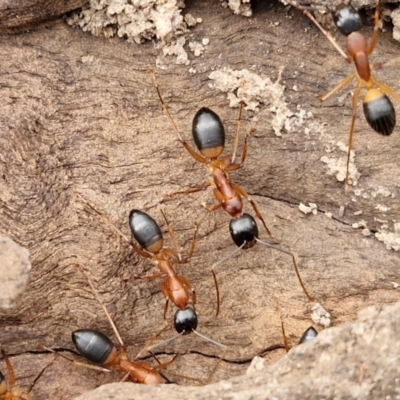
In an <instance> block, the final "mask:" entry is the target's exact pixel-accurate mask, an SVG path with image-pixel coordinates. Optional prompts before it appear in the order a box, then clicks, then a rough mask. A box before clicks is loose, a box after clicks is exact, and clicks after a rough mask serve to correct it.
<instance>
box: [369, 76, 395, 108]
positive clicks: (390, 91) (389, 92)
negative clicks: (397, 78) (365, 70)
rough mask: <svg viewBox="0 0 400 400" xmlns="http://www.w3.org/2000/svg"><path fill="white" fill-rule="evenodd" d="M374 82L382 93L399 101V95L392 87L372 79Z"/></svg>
mask: <svg viewBox="0 0 400 400" xmlns="http://www.w3.org/2000/svg"><path fill="white" fill-rule="evenodd" d="M374 83H375V85H377V86H378V87H379V89H381V90H382V92H383V93H385V94H386V95H388V96H392V97H393V98H394V99H395V100H396V101H398V102H399V103H400V96H399V95H398V94H397V93H396V92H395V91H394V90H393V89H391V88H390V87H389V86H387V85H385V84H384V83H381V82H377V81H376V80H375V79H374Z"/></svg>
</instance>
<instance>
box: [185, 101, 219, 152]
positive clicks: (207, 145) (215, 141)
mask: <svg viewBox="0 0 400 400" xmlns="http://www.w3.org/2000/svg"><path fill="white" fill-rule="evenodd" d="M192 135H193V140H194V142H195V143H196V146H197V148H198V149H199V151H200V152H201V151H202V150H207V149H215V148H218V147H222V148H223V147H224V146H225V129H224V126H223V125H222V122H221V119H220V118H219V116H218V115H217V114H216V113H215V112H214V111H212V110H210V109H209V108H205V107H203V108H201V109H200V110H199V111H197V113H196V115H195V116H194V118H193V125H192Z"/></svg>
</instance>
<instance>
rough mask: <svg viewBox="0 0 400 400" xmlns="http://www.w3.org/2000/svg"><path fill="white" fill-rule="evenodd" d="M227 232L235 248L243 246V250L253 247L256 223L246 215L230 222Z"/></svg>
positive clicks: (256, 229) (256, 233)
mask: <svg viewBox="0 0 400 400" xmlns="http://www.w3.org/2000/svg"><path fill="white" fill-rule="evenodd" d="M229 231H230V233H231V237H232V240H233V241H234V242H235V244H236V246H238V247H241V246H243V249H248V248H250V247H253V246H254V245H255V243H256V238H258V227H257V224H256V221H255V220H254V218H253V217H252V216H251V215H250V214H246V213H244V214H243V215H242V216H241V217H239V218H236V219H232V220H231V222H230V223H229Z"/></svg>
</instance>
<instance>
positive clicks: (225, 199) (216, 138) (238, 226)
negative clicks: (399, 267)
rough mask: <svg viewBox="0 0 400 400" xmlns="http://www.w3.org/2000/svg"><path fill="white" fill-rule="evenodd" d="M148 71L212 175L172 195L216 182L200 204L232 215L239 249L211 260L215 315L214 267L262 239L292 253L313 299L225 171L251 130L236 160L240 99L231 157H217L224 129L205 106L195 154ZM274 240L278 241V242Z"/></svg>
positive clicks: (197, 124) (197, 121)
mask: <svg viewBox="0 0 400 400" xmlns="http://www.w3.org/2000/svg"><path fill="white" fill-rule="evenodd" d="M151 73H152V76H153V82H154V85H155V88H156V91H157V95H158V97H159V99H160V101H161V104H162V107H163V110H164V113H165V114H166V116H167V118H168V119H169V121H170V123H171V125H172V127H173V129H174V131H175V132H176V134H177V135H178V139H179V141H180V142H181V143H182V145H183V146H184V147H185V149H186V150H187V151H188V153H189V154H190V155H191V156H192V157H193V158H194V159H195V160H196V161H198V162H200V163H202V164H205V165H206V166H207V169H208V171H209V173H210V175H211V179H210V180H209V181H206V182H204V183H203V184H202V185H201V186H199V187H197V188H193V189H188V190H185V191H182V192H176V193H173V194H172V195H176V194H189V193H195V192H198V191H201V190H205V189H206V188H207V187H209V186H211V185H214V186H215V187H214V196H215V197H216V199H217V200H218V203H217V204H216V205H214V206H211V207H208V206H205V205H204V204H203V207H205V208H206V209H207V210H209V211H214V210H217V209H218V208H220V207H222V208H223V209H224V210H225V211H226V212H227V213H228V214H229V215H230V216H231V217H233V219H232V220H231V222H230V232H231V237H232V239H233V241H234V242H235V244H236V245H237V246H238V247H239V249H236V250H235V251H234V252H232V253H231V254H229V255H228V256H226V257H224V258H223V259H222V260H220V261H218V262H217V263H214V264H213V266H212V273H213V276H214V281H215V285H216V288H217V311H216V315H218V313H219V291H218V284H217V280H216V274H215V268H216V267H217V266H218V265H220V264H222V263H223V262H224V261H226V260H227V259H228V258H230V257H232V256H233V255H234V254H236V253H237V252H238V251H239V250H240V249H248V248H250V247H253V246H254V244H255V243H256V242H258V243H262V244H264V245H265V246H268V247H272V248H275V249H276V250H279V251H282V252H284V253H286V254H289V255H290V256H291V257H292V261H293V265H294V268H295V271H296V274H297V277H298V279H299V281H300V284H301V287H302V288H303V291H304V293H305V294H306V296H307V298H308V300H309V301H313V299H312V297H311V296H310V295H309V294H308V292H307V290H306V289H305V287H304V284H303V282H302V280H301V278H300V274H299V271H298V268H297V264H296V260H295V257H294V255H293V253H291V252H289V251H287V250H284V249H282V248H281V247H277V246H275V245H273V244H269V243H266V242H262V241H261V240H259V239H258V227H257V224H256V222H255V220H254V218H253V217H252V216H250V215H249V214H247V213H243V202H242V197H244V198H246V199H247V200H248V201H249V202H250V204H251V206H252V208H253V210H254V212H255V214H256V216H257V217H258V218H259V219H260V220H261V222H262V223H263V225H264V228H265V230H266V231H267V233H268V235H269V236H270V237H271V238H273V236H272V234H271V232H270V230H269V229H268V227H267V225H266V223H265V221H264V218H263V217H262V215H261V213H260V212H259V210H258V208H257V206H256V204H255V203H254V201H253V200H252V199H251V198H250V196H249V195H248V194H247V192H246V191H245V190H244V189H243V188H242V187H240V186H237V185H234V184H232V183H231V181H230V180H229V176H228V173H229V172H230V171H234V170H238V169H240V168H242V167H243V164H244V161H245V159H246V155H247V139H248V137H249V135H250V134H251V132H252V131H253V130H250V131H249V132H248V133H247V134H246V136H245V139H244V146H243V150H242V157H241V162H240V163H235V157H236V150H237V147H238V142H239V131H240V121H241V114H242V107H243V103H240V108H239V116H238V123H237V130H236V137H235V144H234V151H233V154H232V157H230V156H225V157H223V158H219V156H220V155H221V153H222V151H223V149H224V146H225V130H224V126H223V124H222V122H221V119H220V118H219V116H218V115H217V114H216V113H215V112H214V111H212V110H210V109H208V108H205V107H203V108H201V109H200V110H199V111H198V112H197V113H196V115H195V117H194V119H193V128H192V134H193V139H194V142H195V144H196V146H197V149H198V150H199V152H200V153H201V154H198V153H196V152H195V151H194V150H193V149H192V148H191V147H190V146H189V144H188V143H187V142H186V141H185V140H184V139H183V137H182V135H181V134H180V132H179V130H178V128H177V126H176V124H175V122H174V120H173V119H172V117H171V114H170V113H169V110H168V107H167V104H166V103H165V101H164V100H163V98H162V95H161V92H160V89H159V87H158V83H157V80H156V77H155V73H154V71H151ZM170 196H171V195H170ZM274 243H275V244H277V243H278V242H274Z"/></svg>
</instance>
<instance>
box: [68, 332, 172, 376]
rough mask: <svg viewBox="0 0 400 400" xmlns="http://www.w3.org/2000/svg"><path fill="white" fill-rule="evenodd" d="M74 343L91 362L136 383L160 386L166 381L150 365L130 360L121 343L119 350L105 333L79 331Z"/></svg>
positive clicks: (74, 337) (75, 335) (74, 334)
mask: <svg viewBox="0 0 400 400" xmlns="http://www.w3.org/2000/svg"><path fill="white" fill-rule="evenodd" d="M72 341H73V342H74V345H75V347H76V349H77V350H78V351H79V353H80V354H81V355H82V356H83V357H85V358H86V359H88V360H89V361H91V362H93V363H95V364H99V365H102V366H103V367H104V368H107V369H116V370H119V371H122V372H124V373H126V374H129V375H128V378H129V380H130V381H132V382H135V383H145V384H158V383H165V379H164V378H163V377H162V376H161V375H160V373H159V372H158V371H157V370H156V369H155V368H153V367H152V366H151V365H150V364H147V363H144V362H137V361H133V360H130V359H129V358H128V356H127V354H126V350H125V348H124V346H123V343H122V342H121V347H120V348H119V349H118V350H117V348H116V347H115V346H114V344H113V342H112V341H111V340H110V339H109V338H108V337H107V336H106V335H104V334H103V333H101V332H99V331H96V330H93V329H79V330H77V331H75V332H73V333H72Z"/></svg>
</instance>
